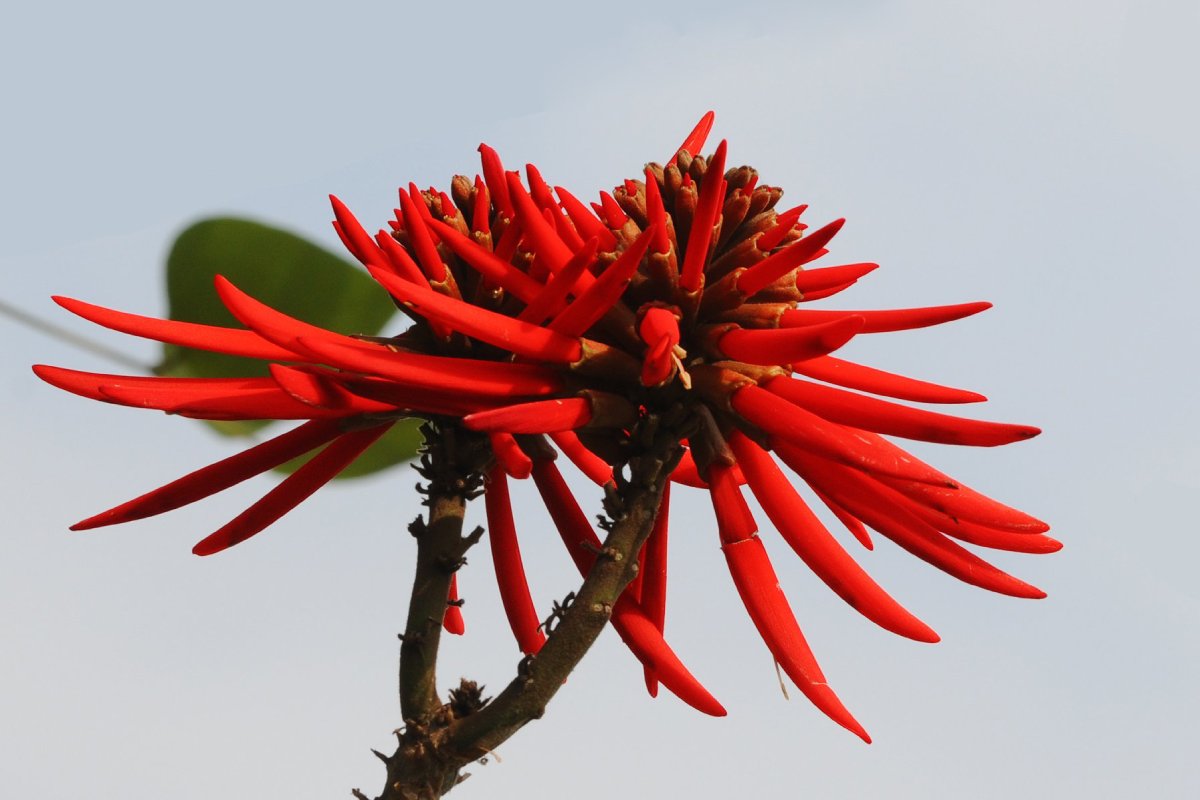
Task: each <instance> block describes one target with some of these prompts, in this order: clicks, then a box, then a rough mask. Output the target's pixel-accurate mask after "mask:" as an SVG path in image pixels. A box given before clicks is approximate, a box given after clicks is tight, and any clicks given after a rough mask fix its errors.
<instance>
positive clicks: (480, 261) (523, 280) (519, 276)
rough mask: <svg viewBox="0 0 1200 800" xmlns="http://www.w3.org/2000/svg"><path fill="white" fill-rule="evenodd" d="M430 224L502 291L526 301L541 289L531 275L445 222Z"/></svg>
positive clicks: (443, 238) (452, 247)
mask: <svg viewBox="0 0 1200 800" xmlns="http://www.w3.org/2000/svg"><path fill="white" fill-rule="evenodd" d="M431 224H432V226H433V228H434V230H436V231H437V232H438V234H439V235H441V237H442V242H443V243H444V244H445V245H446V246H447V247H449V248H450V249H451V250H453V251H454V253H455V255H457V256H458V257H459V258H461V259H462V260H463V261H465V262H467V265H468V266H470V267H471V268H472V269H474V270H475V271H476V272H478V273H479V274H480V275H482V276H483V277H484V278H486V279H487V280H488V281H490V282H491V283H494V284H496V285H497V286H501V287H503V288H504V289H505V291H508V292H511V293H512V294H513V296H515V297H517V298H519V299H520V300H522V301H523V302H526V303H528V302H530V301H531V300H533V298H535V297H537V295H538V293H539V292H540V291H541V290H542V285H541V284H540V283H538V282H537V281H535V280H534V279H533V278H530V277H529V276H528V275H526V274H525V273H524V272H521V271H520V270H519V269H517V268H516V267H514V266H513V265H512V264H509V263H508V262H507V261H505V260H504V259H502V258H500V256H498V255H497V254H495V253H492V252H490V251H488V250H487V249H486V248H484V247H483V246H482V245H480V244H479V243H477V242H475V241H473V240H471V239H468V238H467V237H466V236H463V235H462V234H461V233H459V232H458V231H456V230H454V228H451V227H450V226H449V225H447V224H446V223H444V222H438V221H437V220H434V221H433V222H432V223H431ZM510 227H511V226H510Z"/></svg>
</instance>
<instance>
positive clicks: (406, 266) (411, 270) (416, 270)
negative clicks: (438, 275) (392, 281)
mask: <svg viewBox="0 0 1200 800" xmlns="http://www.w3.org/2000/svg"><path fill="white" fill-rule="evenodd" d="M375 241H376V242H378V243H379V249H380V250H382V251H383V254H384V255H385V256H386V257H387V265H388V266H390V267H391V270H392V273H393V274H395V275H396V276H397V277H400V278H403V279H404V280H406V281H412V282H413V283H420V284H425V285H428V284H429V280H428V279H427V278H426V277H425V273H423V272H421V268H420V267H419V266H417V262H415V261H413V259H412V256H410V255H409V254H408V250H406V249H405V248H404V245H402V244H400V243H399V242H397V241H396V240H395V239H394V238H393V237H392V235H391V234H390V233H388V232H387V231H380V232H379V233H377V234H375Z"/></svg>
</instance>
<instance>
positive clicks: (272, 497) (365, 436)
mask: <svg viewBox="0 0 1200 800" xmlns="http://www.w3.org/2000/svg"><path fill="white" fill-rule="evenodd" d="M391 426H392V423H390V422H389V423H388V424H386V425H379V426H377V427H374V428H364V429H362V430H357V431H353V432H351V433H345V434H342V435H341V436H339V437H338V438H337V439H336V440H334V441H333V443H331V444H330V445H329V446H328V447H326V448H325V449H324V450H322V451H321V452H320V453H317V454H316V455H315V456H313V457H312V459H310V460H309V462H308V463H307V464H305V465H304V466H302V467H300V469H298V470H296V471H295V472H294V473H292V474H291V475H289V476H288V477H287V478H285V479H284V481H283V482H282V483H280V484H279V485H278V486H276V487H275V488H274V489H272V490H271V491H269V492H267V494H266V495H264V496H263V497H262V499H260V500H259V501H258V502H256V503H255V504H254V505H252V506H250V507H249V508H247V509H246V510H245V511H243V512H242V513H241V514H239V515H238V516H237V517H235V518H234V519H233V520H231V521H230V522H229V523H227V524H226V525H224V526H223V527H222V528H220V529H219V530H218V531H216V532H215V533H213V534H211V535H209V536H207V537H205V538H204V539H203V540H201V541H200V542H199V543H198V544H197V545H196V546H195V547H193V548H192V552H193V553H195V554H196V555H198V556H208V555H212V554H213V553H219V552H221V551H222V550H225V549H227V548H229V547H233V546H234V545H235V544H238V543H239V542H244V541H245V540H247V539H249V538H250V537H251V536H253V535H254V534H256V533H258V532H260V531H261V530H263V529H264V528H266V527H267V526H268V525H270V524H271V523H272V522H275V521H276V520H277V519H279V518H280V517H282V516H283V515H284V514H286V513H287V512H289V511H291V510H292V509H293V508H295V507H296V506H298V505H300V503H302V502H304V501H305V500H307V499H308V498H309V496H311V495H312V494H313V492H315V491H317V489H320V488H321V487H322V486H324V485H325V484H327V483H329V481H331V480H333V479H334V478H335V477H337V474H338V473H339V472H341V471H342V470H344V469H345V468H346V467H348V466H350V463H351V462H352V461H354V459H356V458H358V457H359V456H360V455H362V452H363V451H364V450H366V449H367V448H368V447H370V446H371V445H372V444H373V443H374V442H375V441H376V440H377V439H378V438H379V437H380V436H382V435H383V434H384V433H386V432H387V430H388V428H390V427H391Z"/></svg>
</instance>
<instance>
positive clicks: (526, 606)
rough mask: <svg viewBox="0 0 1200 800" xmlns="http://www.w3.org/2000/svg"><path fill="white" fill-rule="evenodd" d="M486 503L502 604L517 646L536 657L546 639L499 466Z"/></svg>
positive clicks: (490, 481) (492, 472) (491, 473)
mask: <svg viewBox="0 0 1200 800" xmlns="http://www.w3.org/2000/svg"><path fill="white" fill-rule="evenodd" d="M483 500H484V505H485V506H486V508H487V524H488V542H489V544H491V548H492V563H493V564H494V565H495V568H496V585H497V586H498V587H499V589H500V602H501V604H502V605H503V606H504V613H505V615H506V616H507V617H508V625H509V627H510V628H512V632H513V636H514V637H515V638H516V640H517V646H518V647H520V648H521V652H522V653H524V654H525V655H533V654H534V653H536V652H537V651H538V650H541V649H542V645H543V644H545V642H546V637H545V635H543V634H542V631H541V625H540V623H539V621H538V617H537V610H536V609H535V607H534V605H533V598H531V597H530V595H529V582H528V581H527V580H526V578H525V565H524V562H523V561H522V560H521V546H520V544H518V542H517V529H516V526H515V525H514V523H513V515H512V503H511V501H510V500H509V495H508V479H507V478H506V477H505V475H504V470H503V469H501V468H500V466H499V465H497V466H493V467H492V469H491V470H490V471H489V473H488V481H487V490H486V491H485V492H484V495H483Z"/></svg>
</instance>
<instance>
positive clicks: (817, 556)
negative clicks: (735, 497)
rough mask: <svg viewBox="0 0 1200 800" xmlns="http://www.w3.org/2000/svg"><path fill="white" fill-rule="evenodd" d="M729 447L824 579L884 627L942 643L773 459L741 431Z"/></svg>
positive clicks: (787, 535) (766, 506)
mask: <svg viewBox="0 0 1200 800" xmlns="http://www.w3.org/2000/svg"><path fill="white" fill-rule="evenodd" d="M729 444H730V446H732V447H733V451H734V453H735V454H736V455H737V459H738V463H740V464H741V466H742V471H743V472H744V473H745V474H746V478H747V479H748V481H749V483H750V489H751V490H752V491H753V492H754V496H755V497H756V498H758V502H759V503H760V504H761V505H762V507H763V510H764V511H766V512H767V516H768V517H770V519H771V522H772V523H774V525H775V528H776V529H777V530H778V531H779V533H780V534H781V535H782V536H783V538H784V539H785V540H786V541H787V543H788V544H789V545H791V547H792V549H793V550H794V551H796V555H798V556H800V558H801V559H802V560H803V561H804V563H805V564H807V565H808V568H809V569H811V570H812V571H813V572H814V573H815V574H816V576H817V577H818V578H820V579H821V580H822V581H824V582H825V584H826V585H827V586H828V587H829V588H830V589H833V591H834V592H836V593H837V594H838V596H839V597H841V598H842V599H843V600H845V601H846V602H847V603H849V604H850V605H851V606H853V607H854V608H856V609H857V610H858V611H859V612H860V613H861V614H863V616H865V617H867V618H868V619H870V620H872V621H873V622H875V623H876V624H878V625H880V626H881V627H883V628H886V629H887V630H890V631H892V632H893V633H898V634H899V635H901V636H907V637H908V638H910V639H915V640H916V641H918V642H936V641H938V635H937V634H936V633H934V632H933V630H932V629H931V628H930V627H929V626H928V625H926V624H925V623H924V622H921V620H919V619H917V618H916V617H914V616H913V615H912V614H911V613H909V612H908V610H907V609H905V608H904V607H903V606H901V605H900V604H899V603H897V602H896V601H895V600H894V599H892V597H891V595H889V594H888V593H887V592H885V591H884V590H883V589H882V588H880V586H879V584H877V583H875V581H873V580H871V576H869V575H867V573H866V572H865V571H863V568H862V567H860V566H859V565H858V562H856V561H855V560H854V559H853V558H851V557H850V555H849V554H848V553H847V552H846V551H845V550H844V549H842V546H841V545H839V544H838V543H837V540H836V539H834V538H833V536H832V535H830V533H829V531H828V530H826V528H825V526H824V525H822V524H821V521H820V520H819V519H817V517H816V515H814V514H813V512H812V511H811V510H810V509H809V507H808V505H807V504H806V503H805V502H804V501H803V500H802V499H801V498H800V495H798V494H796V490H795V488H794V487H793V486H792V484H791V483H790V482H789V481H788V479H787V477H786V476H784V474H783V472H782V471H780V469H779V467H778V466H776V464H775V462H774V460H773V459H772V458H771V456H770V455H768V454H767V453H766V452H764V451H763V450H762V449H761V448H760V447H759V446H758V445H756V444H754V442H752V441H750V440H749V439H748V438H746V436H745V435H743V434H742V433H740V432H735V433H734V434H733V435H732V436H730V437H729Z"/></svg>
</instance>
